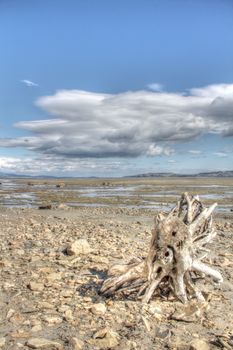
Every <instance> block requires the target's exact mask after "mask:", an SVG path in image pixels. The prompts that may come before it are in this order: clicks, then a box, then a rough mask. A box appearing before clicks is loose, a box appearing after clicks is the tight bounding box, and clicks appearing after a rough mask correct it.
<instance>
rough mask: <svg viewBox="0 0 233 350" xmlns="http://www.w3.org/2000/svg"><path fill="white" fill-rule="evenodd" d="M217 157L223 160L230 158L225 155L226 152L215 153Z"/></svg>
mask: <svg viewBox="0 0 233 350" xmlns="http://www.w3.org/2000/svg"><path fill="white" fill-rule="evenodd" d="M213 154H214V155H215V156H217V157H221V158H225V157H228V154H227V153H225V152H215V153H213Z"/></svg>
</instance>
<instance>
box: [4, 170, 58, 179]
mask: <svg viewBox="0 0 233 350" xmlns="http://www.w3.org/2000/svg"><path fill="white" fill-rule="evenodd" d="M15 178H17V179H56V178H57V177H56V176H47V175H39V176H33V175H24V174H8V173H2V172H0V179H15Z"/></svg>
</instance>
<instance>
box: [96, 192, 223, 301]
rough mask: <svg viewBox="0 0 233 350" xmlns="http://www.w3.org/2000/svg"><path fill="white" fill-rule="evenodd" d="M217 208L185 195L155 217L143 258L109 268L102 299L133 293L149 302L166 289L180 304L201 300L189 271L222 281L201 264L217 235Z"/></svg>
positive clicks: (201, 297) (211, 270) (220, 277)
mask: <svg viewBox="0 0 233 350" xmlns="http://www.w3.org/2000/svg"><path fill="white" fill-rule="evenodd" d="M216 205H217V204H213V205H212V206H211V207H210V208H204V205H203V204H202V203H201V201H200V200H199V198H198V196H196V197H192V196H189V195H188V193H184V194H183V195H182V196H181V199H180V201H178V203H177V205H176V206H175V208H174V209H173V210H172V211H171V212H170V213H169V214H168V215H167V216H166V217H165V216H164V215H162V214H159V215H158V216H157V217H156V218H155V227H154V229H153V231H152V238H151V242H150V246H149V252H148V255H147V257H146V259H145V260H141V261H137V262H133V263H132V262H131V263H129V264H124V265H115V266H113V267H111V269H109V271H108V275H109V278H108V279H107V280H105V281H104V283H103V285H102V288H101V291H100V292H101V293H102V294H104V295H105V296H112V295H114V294H116V293H120V292H121V293H124V294H127V295H130V294H132V293H136V294H137V297H138V298H141V299H142V302H145V303H148V302H149V301H150V300H151V298H152V297H153V295H154V294H155V293H156V291H158V288H161V286H163V287H164V286H166V288H167V287H169V288H168V289H169V293H173V295H175V296H176V297H177V298H178V299H179V300H180V301H182V302H183V303H186V302H187V301H188V300H189V299H190V298H191V297H193V296H194V297H196V298H197V299H198V300H204V297H203V295H202V293H201V291H199V290H198V288H197V287H196V286H195V284H194V282H193V279H192V271H193V272H195V273H196V274H204V275H208V276H210V277H212V278H213V279H214V281H216V282H222V280H223V279H222V276H221V274H220V273H219V272H218V271H216V270H214V269H213V268H211V267H210V266H208V265H206V264H204V263H203V262H202V261H201V260H203V259H204V258H205V257H206V255H207V253H208V250H207V249H206V248H205V245H206V244H207V243H209V242H210V241H211V240H212V239H213V238H214V237H215V235H216V232H215V231H214V229H213V228H212V212H213V210H214V209H215V207H216Z"/></svg>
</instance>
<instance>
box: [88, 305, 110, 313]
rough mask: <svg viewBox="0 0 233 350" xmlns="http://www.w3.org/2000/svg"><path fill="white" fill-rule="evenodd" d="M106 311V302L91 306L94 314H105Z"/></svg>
mask: <svg viewBox="0 0 233 350" xmlns="http://www.w3.org/2000/svg"><path fill="white" fill-rule="evenodd" d="M106 311H107V309H106V306H105V305H104V304H102V303H99V304H94V305H93V306H92V307H91V312H92V313H93V314H94V315H104V314H105V312H106Z"/></svg>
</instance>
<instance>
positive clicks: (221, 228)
mask: <svg viewBox="0 0 233 350" xmlns="http://www.w3.org/2000/svg"><path fill="white" fill-rule="evenodd" d="M214 220H215V223H216V227H217V230H218V235H217V237H216V238H215V240H214V241H213V243H211V245H210V248H211V254H210V256H209V257H208V258H207V260H206V262H207V263H208V262H211V263H212V265H213V266H214V267H215V268H216V269H218V270H219V271H220V272H221V273H222V274H223V277H224V283H223V284H222V285H216V284H214V283H212V281H211V280H208V279H206V280H204V279H199V280H198V281H196V283H198V284H199V285H200V287H201V289H202V290H203V291H204V292H205V297H206V300H207V301H206V303H203V304H197V303H196V302H195V300H193V301H191V302H190V304H189V305H188V306H184V305H182V304H181V303H180V302H177V301H175V300H172V299H170V300H167V299H166V298H163V297H162V296H161V295H160V296H159V295H158V297H157V298H154V299H153V300H152V301H151V302H150V304H148V305H147V304H142V303H141V301H139V300H134V299H127V298H125V297H123V296H122V297H121V298H120V297H119V298H115V299H112V298H110V299H106V298H104V297H103V296H101V295H99V293H98V291H99V288H100V286H101V283H102V281H103V279H104V278H106V271H107V269H108V267H109V265H111V264H113V263H116V262H122V261H129V260H130V259H131V258H133V257H135V256H138V257H144V256H146V253H147V248H148V244H149V240H150V232H151V229H152V227H153V215H152V213H151V212H146V211H137V210H129V209H119V208H115V209H114V208H79V209H68V210H48V211H47V210H45V211H42V210H33V209H4V208H3V209H1V214H0V235H1V239H0V247H1V256H0V275H1V282H0V348H1V349H9V350H13V349H48V350H49V349H50V350H51V349H74V350H78V349H83V350H85V349H118V350H130V349H173V350H175V349H177V350H191V349H196V350H206V349H231V348H233V320H232V314H233V288H232V284H233V277H232V276H233V274H232V271H233V259H232V258H233V245H232V236H233V222H232V218H231V216H230V214H229V216H228V217H227V216H224V217H221V216H218V217H215V218H214ZM80 239H81V241H79V244H78V249H79V251H76V252H75V246H72V244H73V243H74V242H76V241H77V240H80ZM67 247H68V250H67ZM80 247H82V249H81V251H80ZM76 248H77V247H76ZM67 251H68V253H69V254H73V255H68V254H67Z"/></svg>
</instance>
